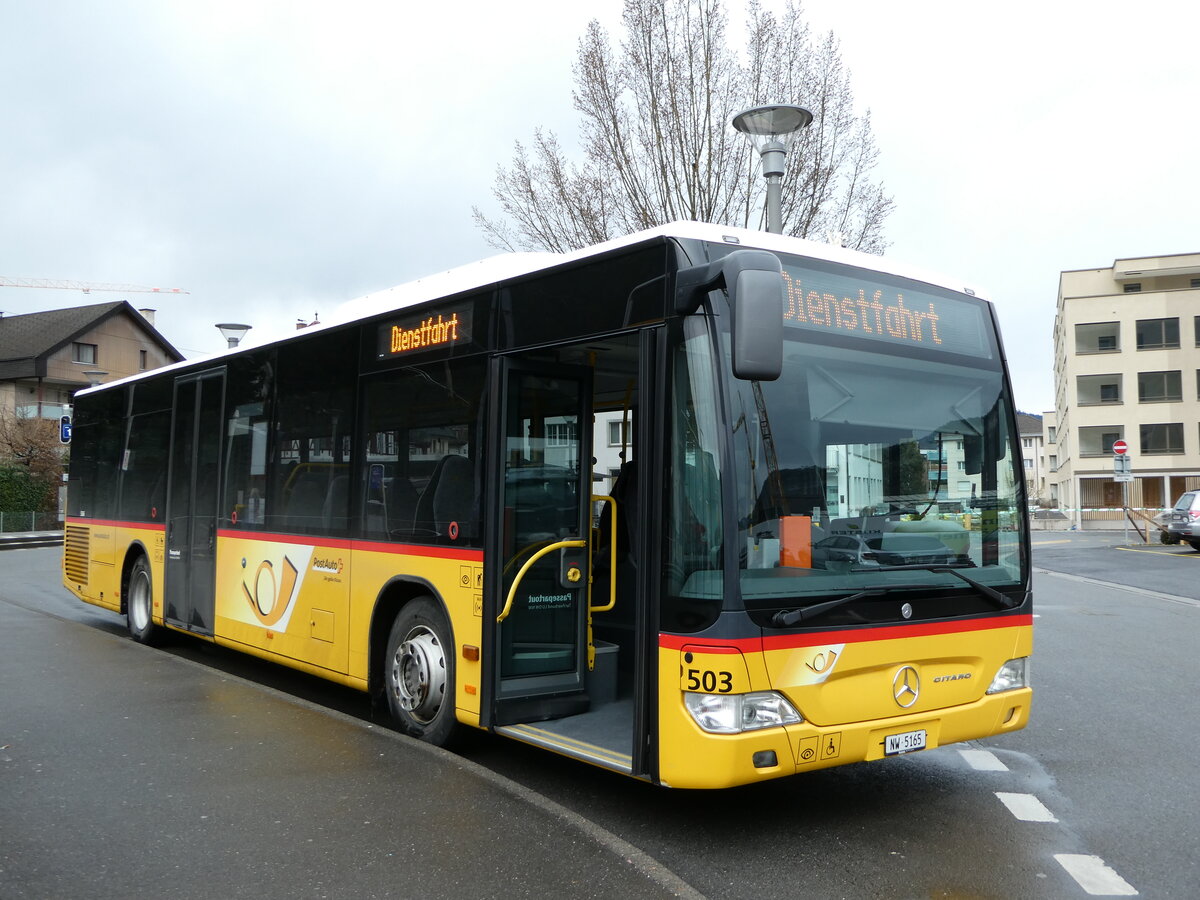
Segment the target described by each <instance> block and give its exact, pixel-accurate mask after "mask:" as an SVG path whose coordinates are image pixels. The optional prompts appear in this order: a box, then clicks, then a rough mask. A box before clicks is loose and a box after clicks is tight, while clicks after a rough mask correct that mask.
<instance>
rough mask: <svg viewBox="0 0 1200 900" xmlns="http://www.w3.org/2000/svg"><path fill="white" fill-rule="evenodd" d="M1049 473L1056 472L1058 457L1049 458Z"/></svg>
mask: <svg viewBox="0 0 1200 900" xmlns="http://www.w3.org/2000/svg"><path fill="white" fill-rule="evenodd" d="M1050 471H1051V472H1057V471H1058V457H1057V456H1051V457H1050Z"/></svg>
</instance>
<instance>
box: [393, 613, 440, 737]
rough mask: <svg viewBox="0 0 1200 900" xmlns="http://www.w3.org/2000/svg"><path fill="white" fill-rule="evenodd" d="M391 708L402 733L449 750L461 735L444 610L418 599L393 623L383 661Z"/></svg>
mask: <svg viewBox="0 0 1200 900" xmlns="http://www.w3.org/2000/svg"><path fill="white" fill-rule="evenodd" d="M384 665H385V671H384V684H385V690H386V693H387V699H388V708H389V709H390V710H391V714H392V718H393V719H394V720H395V721H396V723H397V725H399V726H400V730H401V731H403V732H405V733H406V734H409V735H411V736H412V737H415V738H420V739H421V740H423V741H428V742H429V743H431V744H436V745H438V746H439V747H444V746H446V745H447V744H448V743H450V742H451V741H452V739H453V738H454V736H455V734H456V733H457V731H458V727H457V726H458V722H457V720H456V718H455V713H454V642H453V640H452V639H451V636H450V626H449V624H448V623H447V621H446V616H445V613H443V612H442V609H441V607H440V606H438V604H437V603H435V602H434V601H433V600H432V599H431V598H429V597H419V598H417V599H415V600H412V601H411V602H409V603H408V604H406V605H405V606H404V608H403V609H401V610H400V612H399V613H398V614H397V616H396V621H395V622H393V623H392V630H391V633H390V634H389V635H388V645H387V656H386V657H385V660H384Z"/></svg>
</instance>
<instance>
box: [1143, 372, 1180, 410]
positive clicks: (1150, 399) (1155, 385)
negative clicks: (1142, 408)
mask: <svg viewBox="0 0 1200 900" xmlns="http://www.w3.org/2000/svg"><path fill="white" fill-rule="evenodd" d="M1182 399H1183V379H1182V373H1180V372H1138V403H1163V402H1166V401H1169V400H1176V401H1177V400H1182Z"/></svg>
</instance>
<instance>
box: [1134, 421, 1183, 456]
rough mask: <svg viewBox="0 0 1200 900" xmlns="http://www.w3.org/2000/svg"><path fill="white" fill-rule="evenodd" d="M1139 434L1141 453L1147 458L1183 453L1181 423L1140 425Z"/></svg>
mask: <svg viewBox="0 0 1200 900" xmlns="http://www.w3.org/2000/svg"><path fill="white" fill-rule="evenodd" d="M1139 432H1140V434H1141V444H1142V453H1144V454H1145V455H1147V456H1152V455H1155V454H1158V455H1162V454H1167V453H1182V452H1183V423H1182V422H1172V423H1170V424H1163V425H1142V426H1140V427H1139Z"/></svg>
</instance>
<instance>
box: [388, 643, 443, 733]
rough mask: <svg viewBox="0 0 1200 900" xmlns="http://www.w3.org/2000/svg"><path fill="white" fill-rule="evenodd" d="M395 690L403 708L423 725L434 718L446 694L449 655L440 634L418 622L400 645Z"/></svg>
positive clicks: (394, 672) (394, 665)
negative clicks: (447, 659)
mask: <svg viewBox="0 0 1200 900" xmlns="http://www.w3.org/2000/svg"><path fill="white" fill-rule="evenodd" d="M392 691H393V693H394V694H395V696H396V701H397V702H398V703H399V704H400V708H401V709H403V710H405V711H406V712H407V713H408V714H409V715H411V716H412V717H413V719H415V720H416V721H418V722H420V723H421V724H422V725H427V724H428V723H430V722H432V721H433V718H434V716H436V715H437V711H438V709H440V708H441V705H442V698H443V697H444V696H445V694H446V659H445V656H444V654H443V653H442V645H441V642H440V641H439V640H438V638H437V635H436V634H434V633H433V632H432V631H430V630H429V629H428V628H426V627H425V626H423V625H422V626H418V627H417V628H414V629H413V630H412V631H410V632H409V633H408V636H407V637H406V638H405V639H404V641H403V642H402V643H401V644H400V646H399V647H397V648H396V656H395V658H394V659H393V660H392Z"/></svg>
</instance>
